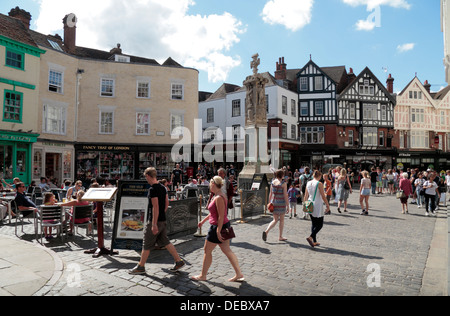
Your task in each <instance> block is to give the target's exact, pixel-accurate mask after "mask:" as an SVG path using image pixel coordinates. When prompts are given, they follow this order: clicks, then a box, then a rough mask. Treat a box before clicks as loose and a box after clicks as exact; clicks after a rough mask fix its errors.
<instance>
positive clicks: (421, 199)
mask: <svg viewBox="0 0 450 316" xmlns="http://www.w3.org/2000/svg"><path fill="white" fill-rule="evenodd" d="M424 183H425V179H424V178H423V173H422V172H419V174H418V178H417V179H416V181H414V185H415V186H416V195H417V208H422V207H423V205H424V204H425V191H424V189H423V184H424Z"/></svg>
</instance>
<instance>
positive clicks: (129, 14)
mask: <svg viewBox="0 0 450 316" xmlns="http://www.w3.org/2000/svg"><path fill="white" fill-rule="evenodd" d="M39 1H40V5H41V9H40V14H39V17H38V19H37V22H36V25H37V31H38V32H41V33H44V34H54V33H55V32H60V34H61V32H62V30H61V29H62V18H63V17H64V16H65V15H66V14H68V13H75V14H76V15H77V18H78V24H77V45H78V46H85V47H90V48H97V49H102V50H108V51H109V50H110V49H112V48H113V47H115V46H116V44H117V43H120V44H121V45H122V49H123V52H124V53H125V54H130V55H137V56H141V57H146V58H154V59H156V60H158V61H159V62H163V61H164V60H165V59H167V58H168V57H172V58H173V59H175V60H176V61H178V62H179V63H180V64H182V65H183V66H186V67H193V68H196V69H199V70H202V71H208V77H209V79H210V81H212V82H217V81H224V80H226V78H227V76H228V74H229V72H230V71H231V70H232V69H233V68H234V67H237V66H239V65H240V63H241V60H240V57H236V56H233V57H232V56H229V54H228V55H227V53H228V52H229V50H230V49H231V48H232V47H233V45H235V44H237V43H238V42H239V41H240V39H239V35H241V34H242V33H244V32H245V31H246V30H245V28H244V26H243V25H242V23H241V22H240V21H239V20H238V19H236V18H235V17H234V16H232V15H231V14H229V13H223V14H221V15H217V14H213V15H207V16H201V15H189V14H188V10H189V8H190V7H191V6H193V5H195V3H194V1H193V0H170V1H160V0H136V1H127V0H102V1H91V0H78V1H60V0H39ZM61 35H63V34H61Z"/></svg>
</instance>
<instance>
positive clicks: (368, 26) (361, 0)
mask: <svg viewBox="0 0 450 316" xmlns="http://www.w3.org/2000/svg"><path fill="white" fill-rule="evenodd" d="M342 1H343V2H344V3H345V4H348V5H350V6H352V7H357V6H366V7H367V11H368V12H371V13H370V14H369V16H368V17H367V19H366V20H359V21H358V22H357V23H356V24H355V27H356V30H358V31H372V30H373V29H374V28H375V27H381V6H390V7H393V8H400V9H407V10H409V9H410V8H411V5H410V4H409V3H408V2H407V1H406V0H342Z"/></svg>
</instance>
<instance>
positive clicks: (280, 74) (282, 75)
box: [275, 57, 287, 80]
mask: <svg viewBox="0 0 450 316" xmlns="http://www.w3.org/2000/svg"><path fill="white" fill-rule="evenodd" d="M286 69H287V65H286V64H285V63H284V57H281V58H280V59H279V61H278V62H277V70H276V71H275V79H277V80H286V78H287V77H286Z"/></svg>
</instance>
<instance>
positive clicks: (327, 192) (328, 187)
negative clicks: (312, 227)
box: [323, 174, 333, 215]
mask: <svg viewBox="0 0 450 316" xmlns="http://www.w3.org/2000/svg"><path fill="white" fill-rule="evenodd" d="M323 184H324V190H325V195H326V196H327V201H328V204H330V200H331V194H332V191H333V186H332V184H331V181H330V178H329V174H324V175H323ZM330 214H331V210H328V211H327V212H325V215H330Z"/></svg>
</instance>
